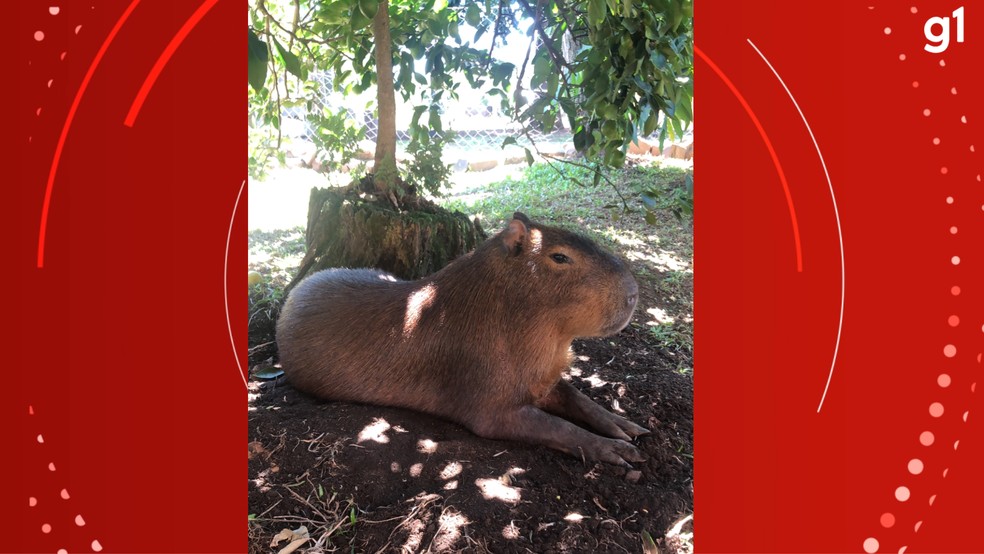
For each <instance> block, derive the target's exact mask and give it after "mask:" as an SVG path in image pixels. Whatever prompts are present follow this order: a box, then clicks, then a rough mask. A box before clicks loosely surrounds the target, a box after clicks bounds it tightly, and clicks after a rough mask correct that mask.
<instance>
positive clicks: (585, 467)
mask: <svg viewBox="0 0 984 554" xmlns="http://www.w3.org/2000/svg"><path fill="white" fill-rule="evenodd" d="M574 348H575V353H576V354H577V362H576V363H575V364H574V366H573V367H572V369H571V377H570V378H571V380H572V382H573V383H574V384H575V385H576V386H577V387H578V388H579V389H581V390H582V391H583V392H585V393H586V394H588V395H589V396H591V397H592V398H593V399H594V400H595V401H597V402H599V403H600V404H602V405H604V406H605V407H607V408H609V409H611V410H613V411H615V412H616V413H620V414H622V415H624V416H626V417H628V418H629V419H631V420H632V421H635V422H637V423H640V424H642V425H644V426H647V427H648V428H650V429H651V430H652V434H651V435H648V436H645V437H641V438H640V439H638V440H637V444H638V446H639V447H640V448H641V449H642V450H643V451H644V452H645V454H646V456H648V458H649V459H648V461H646V462H644V463H641V464H636V469H637V470H639V471H641V476H638V480H637V481H635V480H634V478H635V477H636V476H635V475H633V474H630V473H628V472H627V471H626V470H625V469H623V468H620V467H616V466H611V465H607V464H585V463H583V462H582V461H581V460H577V459H574V458H571V457H569V456H566V455H564V454H562V453H560V452H556V451H553V450H549V449H547V448H544V447H537V446H529V445H525V444H520V443H513V442H505V441H493V440H486V439H482V438H479V437H476V436H475V435H473V434H471V433H470V432H469V431H468V430H466V429H464V428H463V427H461V426H459V425H456V424H454V423H450V422H447V421H443V420H440V419H437V418H434V417H430V416H426V415H423V414H418V413H414V412H410V411H407V410H401V409H392V408H380V407H375V406H364V405H353V404H343V403H325V402H321V401H318V400H316V399H313V398H311V397H308V396H306V395H304V394H303V393H299V392H297V391H295V390H294V389H293V388H291V387H290V385H289V384H287V383H286V382H285V381H284V380H283V378H282V377H281V378H279V379H276V380H270V381H264V382H260V381H253V382H252V383H251V387H250V388H251V390H252V391H253V393H254V395H255V397H253V395H251V397H252V399H251V402H250V413H249V440H250V457H251V459H250V461H249V510H250V513H251V514H253V515H254V516H255V517H254V516H251V517H254V519H252V520H251V521H250V525H249V527H250V531H249V536H250V543H249V544H250V551H251V552H277V551H278V550H279V549H280V548H282V547H284V546H286V545H287V543H288V541H286V540H285V541H283V542H282V543H280V544H278V545H277V547H273V548H272V547H271V546H270V545H271V540H272V538H273V537H274V535H276V534H277V533H279V532H281V531H282V530H283V529H288V528H289V529H297V528H298V527H299V526H301V525H303V526H305V527H306V529H307V530H308V532H309V533H310V537H311V540H310V541H309V542H307V543H305V546H304V547H302V549H301V550H299V552H303V551H304V548H309V549H310V550H308V551H309V552H317V551H319V550H318V549H320V550H321V551H332V550H339V551H349V552H377V551H383V552H390V551H393V552H398V551H406V552H425V551H462V550H463V551H475V552H485V551H488V552H544V553H550V552H558V553H559V552H642V551H643V545H644V539H643V535H642V533H643V532H644V531H645V532H647V533H648V534H649V536H651V537H652V538H653V540H654V542H655V544H656V545H658V547H659V551H663V552H682V551H683V552H685V551H689V544H667V542H668V541H667V538H666V534H667V532H668V531H672V529H671V528H672V527H673V526H674V524H675V523H677V522H678V521H679V520H681V519H682V518H684V517H685V516H687V515H689V514H692V513H693V482H692V479H693V460H692V457H691V453H692V452H693V447H692V444H693V424H692V421H693V418H692V413H693V401H692V399H693V381H692V378H691V377H690V376H689V375H686V374H682V373H680V372H677V371H676V370H675V367H676V364H677V360H676V359H667V357H666V354H665V353H661V351H660V348H659V347H658V346H656V345H654V344H653V341H652V339H651V335H650V334H649V333H648V331H647V330H645V329H642V328H640V327H637V326H630V327H628V328H626V329H625V330H624V331H622V332H621V333H619V334H618V335H616V336H614V337H609V338H606V339H596V340H590V341H579V342H576V343H575V346H574ZM688 530H689V528H688V527H686V526H685V527H684V528H683V529H682V533H683V534H684V535H685V534H686V533H687V532H688ZM677 531H678V532H677V534H678V535H679V534H680V533H681V531H680V530H677ZM326 535H327V536H326ZM674 539H675V537H670V540H669V542H675V541H674ZM677 541H679V539H677ZM315 547H317V548H315Z"/></svg>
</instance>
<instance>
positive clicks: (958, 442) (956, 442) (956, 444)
mask: <svg viewBox="0 0 984 554" xmlns="http://www.w3.org/2000/svg"><path fill="white" fill-rule="evenodd" d="M958 446H960V441H953V449H954V450H956V449H957V447H958Z"/></svg>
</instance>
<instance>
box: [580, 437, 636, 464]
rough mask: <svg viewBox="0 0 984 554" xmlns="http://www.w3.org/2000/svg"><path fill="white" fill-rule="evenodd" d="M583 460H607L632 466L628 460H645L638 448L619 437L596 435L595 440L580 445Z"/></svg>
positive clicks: (611, 462)
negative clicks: (585, 444) (609, 437)
mask: <svg viewBox="0 0 984 554" xmlns="http://www.w3.org/2000/svg"><path fill="white" fill-rule="evenodd" d="M580 450H581V453H582V454H583V456H584V459H585V460H588V461H597V462H607V463H609V464H615V465H619V466H623V467H632V464H631V463H629V462H645V461H646V457H645V456H643V455H642V452H639V449H638V448H636V447H635V446H632V445H631V444H629V443H627V442H625V441H624V440H621V439H606V438H602V437H598V440H597V441H594V442H593V443H592V444H589V445H587V446H583V447H580Z"/></svg>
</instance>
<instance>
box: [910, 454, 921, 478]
mask: <svg viewBox="0 0 984 554" xmlns="http://www.w3.org/2000/svg"><path fill="white" fill-rule="evenodd" d="M908 467H909V473H911V474H913V475H919V474H920V473H922V471H923V463H922V460H920V459H918V458H913V459H911V460H909V466H908Z"/></svg>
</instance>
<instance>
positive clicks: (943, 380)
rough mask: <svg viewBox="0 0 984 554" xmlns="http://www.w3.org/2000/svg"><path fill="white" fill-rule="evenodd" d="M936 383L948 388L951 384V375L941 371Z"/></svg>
mask: <svg viewBox="0 0 984 554" xmlns="http://www.w3.org/2000/svg"><path fill="white" fill-rule="evenodd" d="M936 384H937V385H939V386H940V387H942V388H944V389H945V388H947V387H949V386H950V376H949V375H947V374H946V373H941V374H940V376H939V377H937V378H936Z"/></svg>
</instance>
